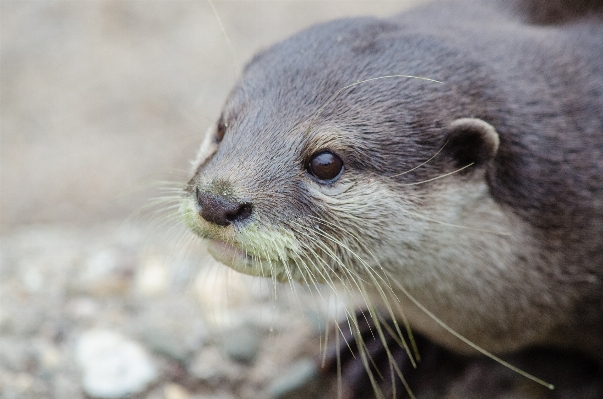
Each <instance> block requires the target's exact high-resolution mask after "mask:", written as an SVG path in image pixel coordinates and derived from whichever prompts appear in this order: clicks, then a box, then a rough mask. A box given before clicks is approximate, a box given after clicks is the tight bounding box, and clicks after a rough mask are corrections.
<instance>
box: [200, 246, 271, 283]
mask: <svg viewBox="0 0 603 399" xmlns="http://www.w3.org/2000/svg"><path fill="white" fill-rule="evenodd" d="M207 250H208V251H209V253H210V254H211V256H213V257H214V259H215V260H217V261H218V262H220V263H223V264H225V265H226V266H228V267H230V268H232V269H234V270H236V271H238V272H240V273H245V274H249V275H252V276H262V277H270V276H272V275H273V274H274V271H275V270H280V269H282V267H280V266H282V262H281V261H280V260H276V259H268V258H263V257H260V256H257V255H255V254H251V253H249V252H248V251H245V250H243V249H241V248H239V247H237V246H235V245H233V244H230V243H227V242H224V241H220V240H208V245H207Z"/></svg>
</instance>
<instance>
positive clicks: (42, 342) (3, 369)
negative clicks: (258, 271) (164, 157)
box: [0, 223, 333, 399]
mask: <svg viewBox="0 0 603 399" xmlns="http://www.w3.org/2000/svg"><path fill="white" fill-rule="evenodd" d="M149 230H150V229H149V228H148V226H140V225H138V226H132V225H130V226H123V225H121V226H120V225H118V224H115V223H105V224H102V225H95V226H93V227H90V226H88V227H86V228H81V227H66V226H56V225H30V226H27V227H22V228H17V229H15V230H14V231H12V232H11V233H10V234H6V235H5V236H3V237H2V253H1V255H0V256H1V258H0V259H1V262H2V275H1V283H0V293H1V294H0V295H1V297H0V299H1V301H2V312H1V314H0V391H1V392H2V394H1V395H2V396H1V397H2V398H6V399H9V398H22V399H29V398H32V399H33V398H70V399H77V398H85V397H88V396H89V397H99V398H122V397H134V398H148V399H159V398H165V399H185V398H191V399H192V398H197V399H200V398H216V399H217V398H280V397H292V396H284V395H285V394H286V393H290V391H292V390H295V388H296V387H297V386H298V385H300V384H301V385H306V388H305V389H306V391H308V390H309V391H311V390H312V386H311V385H312V384H315V383H319V382H318V381H317V380H316V379H315V378H314V377H315V375H316V373H317V369H316V364H317V363H316V358H317V354H318V352H319V340H318V336H319V335H320V334H319V333H320V331H322V330H323V329H324V325H325V324H324V322H323V323H320V320H324V319H325V315H326V312H327V311H328V308H329V306H326V305H325V304H321V303H317V301H315V300H314V299H313V298H310V297H308V296H307V295H306V294H305V293H304V290H303V289H301V287H295V288H296V293H297V297H296V296H295V295H291V292H292V290H291V288H290V287H288V286H281V287H278V291H277V292H276V293H275V292H274V291H273V290H272V289H271V287H270V286H271V284H270V285H269V284H266V281H261V280H258V279H253V278H251V277H246V276H242V275H240V274H236V273H234V272H230V271H229V270H227V269H226V268H224V267H223V266H221V265H217V264H214V263H213V262H212V261H211V259H210V258H209V257H208V255H207V254H206V253H205V252H204V251H203V250H202V248H201V246H199V249H193V246H190V247H189V248H188V249H186V250H183V249H181V250H180V251H177V250H175V248H176V247H178V243H177V242H174V240H170V239H165V237H163V238H159V237H160V236H155V237H152V236H149ZM275 294H277V295H278V297H279V300H278V301H275V300H274V295H275ZM298 299H299V301H298ZM301 303H310V304H312V306H301V305H300V304H301ZM332 310H333V309H331V311H332ZM308 384H309V385H308ZM86 395H88V396H86ZM295 397H300V398H302V397H305V396H303V395H302V396H295Z"/></svg>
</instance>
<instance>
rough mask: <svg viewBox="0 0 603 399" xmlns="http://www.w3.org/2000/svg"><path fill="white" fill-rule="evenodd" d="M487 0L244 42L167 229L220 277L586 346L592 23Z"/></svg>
mask: <svg viewBox="0 0 603 399" xmlns="http://www.w3.org/2000/svg"><path fill="white" fill-rule="evenodd" d="M501 7H502V6H500V4H498V3H497V2H484V3H478V2H473V1H467V2H462V1H461V2H444V3H438V4H435V5H427V6H425V7H421V8H418V9H416V10H415V11H410V12H407V13H404V14H402V15H399V16H396V17H393V18H386V19H379V18H372V17H365V18H349V19H342V20H337V21H332V22H328V23H323V24H319V25H316V26H313V27H310V28H308V29H306V30H305V31H302V32H300V33H298V34H297V35H295V36H293V37H291V38H289V39H287V40H285V41H283V42H281V43H278V44H276V45H274V46H272V47H270V48H268V49H266V50H264V51H262V52H260V53H259V54H257V55H256V56H255V57H254V58H253V59H252V60H251V61H250V62H249V63H248V64H247V65H246V67H245V69H244V71H243V73H242V76H241V78H240V80H239V81H238V83H237V84H236V86H235V87H234V88H233V90H232V92H231V94H230V96H229V98H228V100H227V101H226V104H225V105H224V108H223V110H222V114H221V116H220V118H219V120H218V121H217V123H216V124H215V126H214V127H213V128H212V129H211V131H210V132H209V134H208V135H207V136H206V138H205V140H204V142H203V144H202V146H201V148H200V150H199V153H198V154H199V155H198V157H197V160H196V161H195V165H194V173H193V176H192V178H191V179H190V181H189V182H188V184H187V187H186V190H185V191H186V195H185V198H184V200H183V202H182V206H181V214H182V216H183V219H184V220H185V222H186V223H187V225H188V226H189V227H190V229H191V230H192V231H193V232H194V233H195V234H197V235H198V236H200V237H203V238H207V239H209V240H210V241H209V251H210V253H211V254H212V255H213V256H214V257H215V258H216V259H217V260H218V261H220V262H222V263H224V264H226V265H227V266H230V267H232V268H233V269H235V270H237V271H240V272H243V273H247V274H251V275H255V276H262V277H267V278H274V279H275V280H279V281H284V280H291V279H294V280H297V281H299V282H301V283H302V284H305V285H306V286H308V287H309V288H313V287H315V286H316V285H317V284H326V285H328V286H329V287H332V288H333V289H343V290H346V291H347V292H349V293H351V292H358V293H359V294H361V295H362V297H363V298H364V300H365V301H366V302H367V303H366V305H367V307H368V308H369V309H373V308H374V307H377V306H384V308H386V309H388V312H389V313H390V314H391V316H392V317H396V316H400V315H402V313H403V314H404V317H405V318H406V319H407V320H408V323H409V325H410V327H411V328H412V329H414V330H415V331H418V332H420V333H422V334H424V335H425V336H426V337H428V338H429V339H431V340H433V341H434V342H436V343H438V344H439V345H442V346H444V347H445V348H448V349H450V350H452V351H456V352H460V353H466V354H471V353H475V352H476V346H477V347H479V348H482V349H484V350H487V351H490V352H493V353H497V354H507V353H513V352H515V351H518V350H522V349H525V348H530V347H551V348H560V349H564V350H565V349H568V350H577V351H580V352H582V353H584V354H586V355H587V356H589V357H592V358H593V359H597V361H601V360H603V338H602V335H601V334H600V332H601V331H602V330H603V200H602V198H603V138H602V137H603V136H602V132H603V118H602V117H601V115H603V74H602V73H601V70H602V63H601V60H603V46H601V41H602V40H603V23H601V18H600V14H596V13H594V14H593V15H592V16H591V15H590V14H588V15H589V16H588V18H586V17H584V18H582V19H579V21H578V22H576V21H575V20H574V19H572V18H576V15H575V14H573V13H569V14H568V15H570V16H571V18H570V17H568V18H569V19H568V20H567V21H561V22H559V21H557V20H555V23H552V22H551V23H550V24H548V25H537V24H534V23H531V22H529V21H526V20H525V19H526V18H523V17H520V16H518V15H517V14H515V13H513V12H511V11H509V10H507V9H504V8H501ZM483 21H488V23H487V24H484V23H483ZM486 25H487V26H486ZM371 312H372V311H371ZM371 315H373V313H371ZM442 326H446V328H443V327H442ZM451 330H453V331H454V332H455V334H451V332H450V331H451ZM459 337H464V340H461V339H459ZM468 341H469V342H471V343H473V344H474V345H473V346H472V345H468V344H467V342H468ZM480 350H481V349H480Z"/></svg>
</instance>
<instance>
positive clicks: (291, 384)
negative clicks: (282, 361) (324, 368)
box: [267, 359, 318, 399]
mask: <svg viewBox="0 0 603 399" xmlns="http://www.w3.org/2000/svg"><path fill="white" fill-rule="evenodd" d="M317 375H318V369H317V366H316V363H315V362H314V360H312V359H302V360H299V361H298V362H296V363H294V364H293V365H292V366H291V367H289V369H288V370H286V371H285V372H284V373H283V374H282V375H281V376H280V377H278V378H277V379H276V380H275V381H273V382H272V384H270V386H269V387H268V390H267V391H268V392H267V393H268V395H269V397H270V398H273V399H285V398H287V399H294V398H295V399H301V398H314V397H315V395H314V392H316V389H317V385H318V378H317Z"/></svg>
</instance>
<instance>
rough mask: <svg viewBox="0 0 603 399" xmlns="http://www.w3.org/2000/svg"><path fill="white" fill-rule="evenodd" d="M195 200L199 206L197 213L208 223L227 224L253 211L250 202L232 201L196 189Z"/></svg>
mask: <svg viewBox="0 0 603 399" xmlns="http://www.w3.org/2000/svg"><path fill="white" fill-rule="evenodd" d="M196 194H197V202H198V204H199V206H200V208H201V209H200V210H199V215H200V216H201V217H202V218H203V219H205V220H207V221H208V222H210V223H214V224H217V225H219V226H228V225H229V224H232V223H240V222H242V221H244V220H245V219H248V218H249V217H250V216H251V213H252V212H253V207H252V205H251V204H250V203H248V202H245V203H239V202H233V201H231V200H228V199H226V198H224V197H221V196H216V195H213V194H211V193H208V192H204V191H200V190H199V189H197V190H196Z"/></svg>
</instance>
